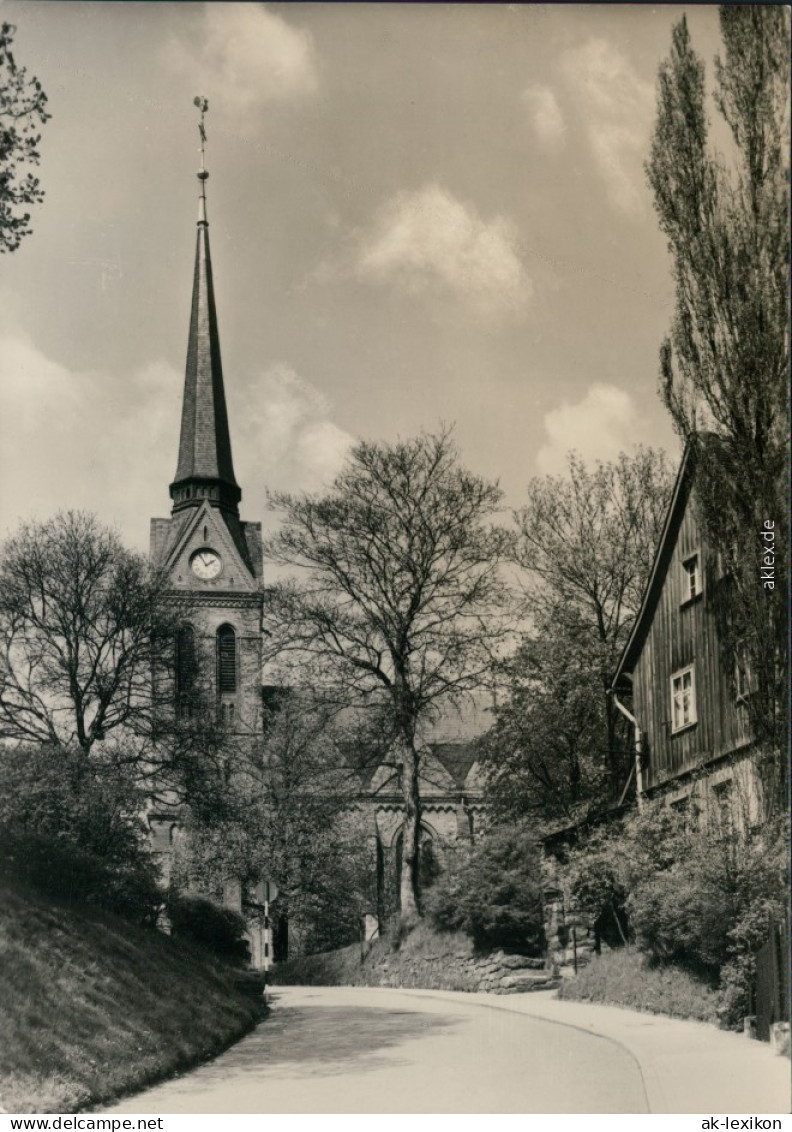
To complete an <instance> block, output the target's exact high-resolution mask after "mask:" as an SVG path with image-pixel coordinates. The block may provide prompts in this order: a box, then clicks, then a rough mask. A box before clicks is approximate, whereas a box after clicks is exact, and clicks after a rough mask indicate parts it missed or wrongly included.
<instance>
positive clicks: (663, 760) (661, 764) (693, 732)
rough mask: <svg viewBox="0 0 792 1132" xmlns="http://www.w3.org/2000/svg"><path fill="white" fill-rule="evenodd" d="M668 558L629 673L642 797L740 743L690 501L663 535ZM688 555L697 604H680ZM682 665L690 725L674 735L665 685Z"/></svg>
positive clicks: (709, 561) (708, 560)
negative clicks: (692, 715) (641, 743)
mask: <svg viewBox="0 0 792 1132" xmlns="http://www.w3.org/2000/svg"><path fill="white" fill-rule="evenodd" d="M668 551H669V558H668V568H667V571H666V574H665V580H664V582H663V585H662V589H661V592H660V596H659V599H658V601H657V606H656V609H655V612H654V616H653V618H652V623H651V626H650V628H649V631H648V634H647V637H646V641H645V643H644V646H643V648H642V649H641V652H640V655H639V657H638V660H637V662H636V664H635V669H634V672H633V703H634V710H635V713H636V717H637V719H638V721H639V724H640V726H641V728H642V730H643V731H644V734H645V742H646V767H645V771H644V787H645V789H648V790H651V789H652V788H653V787H656V786H659V785H661V784H663V783H667V782H669V781H670V780H672V779H674V778H675V777H677V776H678V775H680V774H684V773H685V772H686V771H690V770H693V769H695V768H696V767H700V766H702V765H704V764H705V763H708V762H710V761H712V760H713V759H717V758H719V757H721V756H723V755H727V754H729V753H730V752H732V751H735V750H736V749H737V748H739V747H744V746H745V745H746V742H747V735H746V729H745V721H744V717H743V713H742V711H741V709H740V708H739V707H738V706H737V705H736V704H735V690H734V682H733V674H732V673H731V672H730V671H727V668H728V667H729V666H728V665H724V661H723V657H722V655H721V646H720V642H719V639H718V633H717V627H716V623H715V617H714V614H713V611H712V593H713V587H714V586H715V585H716V583H717V573H716V562H715V555H714V553H711V552H708V548H707V546H706V543H705V540H704V537H703V533H702V531H701V530H700V528H699V524H698V522H697V519H696V508H695V501H694V499H693V498H692V497H691V498H690V499H688V503H687V506H686V507H685V508H684V510H683V511H682V513H681V517H680V519H679V521H678V523H677V527H676V531H673V530H672V531H669V546H668ZM696 553H698V555H699V565H700V572H701V573H700V576H701V579H702V582H703V586H704V589H703V593H702V594H701V596H700V597H697V598H694V599H693V600H692V601H686V600H685V598H686V594H687V578H686V572H685V570H684V567H683V562H684V561H685V560H686V559H688V558H689V557H690V556H691V555H692V554H696ZM688 665H693V666H694V670H695V683H696V713H697V722H696V723H694V724H692V725H690V726H688V727H685V728H684V729H683V730H680V731H677V732H676V733H674V732H672V729H671V728H672V704H671V677H672V675H673V674H674V673H676V672H678V671H679V670H680V669H682V668H686V667H687V666H688Z"/></svg>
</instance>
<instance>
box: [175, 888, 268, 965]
mask: <svg viewBox="0 0 792 1132" xmlns="http://www.w3.org/2000/svg"><path fill="white" fill-rule="evenodd" d="M166 911H167V914H168V919H169V920H170V925H171V934H172V935H174V936H176V937H179V938H182V939H191V940H192V941H193V942H194V943H198V944H200V945H201V946H202V947H205V948H207V949H208V950H209V951H212V952H214V954H215V955H219V956H221V957H222V958H223V959H227V960H231V961H232V962H235V963H247V962H248V961H249V959H250V946H249V944H248V941H247V940H246V939H244V938H243V937H244V934H245V931H246V925H245V921H244V919H243V918H242V916H240V915H239V913H237V912H234V911H233V910H232V909H231V908H222V907H220V905H219V904H215V903H214V901H213V900H208V899H206V898H205V897H203V896H185V895H183V894H181V893H177V892H171V893H170V894H169V895H168V902H167V905H166Z"/></svg>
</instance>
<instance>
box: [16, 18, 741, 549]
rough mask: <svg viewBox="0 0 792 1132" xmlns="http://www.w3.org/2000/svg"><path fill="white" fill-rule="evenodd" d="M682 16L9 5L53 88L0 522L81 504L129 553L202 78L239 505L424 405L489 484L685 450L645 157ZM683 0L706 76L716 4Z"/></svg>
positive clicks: (191, 247)
mask: <svg viewBox="0 0 792 1132" xmlns="http://www.w3.org/2000/svg"><path fill="white" fill-rule="evenodd" d="M683 11H684V9H683V8H680V7H675V6H667V7H657V8H655V7H650V6H649V5H634V6H633V5H593V6H585V7H584V6H578V5H552V4H551V5H541V4H531V5H514V4H503V5H500V4H482V5H477V4H464V5H455V4H440V3H437V4H431V3H429V4H420V5H412V4H402V3H392V4H385V3H376V4H375V3H359V4H343V3H319V4H313V3H287V4H257V3H244V4H233V3H219V2H212V3H206V4H193V3H186V2H178V3H168V2H161V3H123V2H121V3H119V2H116V3H112V2H109V0H108V2H103V3H80V2H74V0H72V2H61V0H46V2H43V3H39V2H36V0H25V2H13V0H0V19H2V20H4V21H8V22H11V23H13V24H15V25H16V26H17V33H16V38H15V53H16V57H17V61H18V63H19V64H20V65H24V66H26V67H27V69H28V71H29V72H30V73H31V74H34V75H35V76H36V77H38V78H39V79H40V81H41V82H42V84H43V86H44V89H45V90H46V92H47V94H48V97H49V109H50V111H51V112H52V119H51V121H50V122H48V123H47V125H46V127H45V129H44V131H43V136H42V141H41V146H40V149H41V154H42V161H41V166H40V171H39V174H40V177H41V181H42V185H43V188H44V189H45V192H46V198H45V201H44V204H43V205H41V206H39V207H37V208H36V209H35V211H34V215H33V229H34V232H33V235H31V236H30V237H28V238H27V239H26V240H25V241H24V242H23V244H22V245H21V247H20V249H19V250H18V251H17V252H16V253H14V254H11V255H5V256H2V257H0V413H1V414H2V415H1V416H0V534H3V535H4V534H5V533H6V532H8V531H11V530H13V529H15V528H16V527H17V525H18V524H19V523H20V522H21V521H22V520H25V519H46V518H47V517H49V516H50V515H52V514H54V513H55V512H56V511H58V510H65V509H80V510H90V511H95V512H96V513H97V514H98V515H99V517H100V518H101V519H102V520H103V521H104V522H106V523H109V524H113V525H115V526H116V527H117V528H118V530H119V532H120V533H121V535H122V537H123V539H124V540H125V541H126V542H127V544H128V545H130V546H132V547H135V548H137V549H139V550H145V549H146V547H147V542H148V524H149V519H150V518H151V517H154V516H165V515H167V514H168V513H169V510H170V500H169V496H168V485H169V483H170V482H171V480H172V478H173V475H174V472H175V468H176V456H177V448H178V433H179V420H180V406H181V395H182V386H183V379H184V378H183V375H184V362H185V355H186V346H187V331H188V321H189V308H190V294H191V286H192V270H193V257H194V254H195V222H196V219H197V190H198V183H197V181H196V178H195V173H196V171H197V169H198V161H199V157H198V128H197V127H198V112H197V110H196V108H195V106H194V105H193V98H194V96H195V95H198V94H200V95H203V96H205V97H206V98H208V100H209V112H208V115H207V118H206V132H207V137H208V141H207V154H206V164H207V168H208V170H209V172H210V178H209V181H208V185H207V195H208V213H209V221H210V229H209V231H210V241H211V248H212V260H213V269H214V278H215V290H216V298H217V307H218V317H219V324H220V339H221V347H222V354H223V370H224V374H225V381H226V394H227V399H228V404H229V418H230V426H231V436H232V446H233V452H234V464H235V469H236V474H237V479H238V481H239V483H240V484H241V486H242V490H243V500H242V516H243V518H246V519H252V520H263V521H265V524H266V525H268V526H269V525H271V523H272V521H273V519H272V517H271V515H269V517H268V512H267V490H268V489H270V490H277V491H282V490H287V491H303V490H305V491H321V490H322V488H323V487H324V486H326V485H327V484H329V483H330V482H331V480H332V478H333V476H334V475H335V474H336V473H337V472H338V470H339V469H340V467H341V465H342V463H343V461H344V459H345V457H346V455H347V453H348V451H349V448H350V446H351V445H352V444H353V443H354V442H355V440H356V439H359V438H365V439H368V440H382V441H386V442H392V441H395V440H396V439H398V438H408V437H412V436H416V435H418V434H419V433H421V432H422V431H425V432H431V431H433V430H436V429H437V428H438V427H439V426H440V425H441V424H443V423H445V424H453V425H454V428H455V438H456V442H457V445H458V447H459V451H460V458H461V460H462V462H463V463H464V464H465V465H466V466H467V467H468V468H469V469H471V470H472V471H474V472H476V473H478V474H480V475H482V476H485V477H487V478H488V479H497V480H499V481H500V483H501V486H502V488H503V491H504V502H505V505H506V506H507V507H519V506H520V504H521V503H522V502H523V500H524V498H525V491H526V486H527V484H528V482H529V481H530V480H531V478H532V477H534V476H537V475H548V474H563V472H564V469H565V460H566V453H567V451H568V450H569V449H573V448H574V449H576V450H577V451H578V452H579V453H580V454H581V455H582V456H583V457H584V458H585V459H587V460H589V461H593V460H596V459H603V460H608V459H612V458H614V457H615V456H616V455H617V454H618V452H619V451H620V450H626V451H630V450H631V449H632V447H633V446H634V445H635V444H636V443H643V444H653V445H655V446H658V447H664V448H666V449H667V450H668V452H669V454H670V455H671V457H672V459H673V460H674V461H676V460H677V459H678V456H679V444H678V441H677V439H676V437H675V436H674V434H673V432H672V430H671V427H670V423H669V419H668V416H667V413H666V411H665V409H664V408H663V406H662V404H661V402H660V400H659V398H658V396H657V373H658V349H659V345H660V343H661V341H662V339H663V337H664V335H665V334H666V333H667V331H668V328H669V326H670V322H671V317H672V311H673V282H672V277H671V263H670V258H669V255H668V251H667V249H666V244H665V239H664V237H663V236H662V234H661V233H660V231H659V228H658V224H657V220H656V216H655V213H654V211H653V208H652V199H651V193H650V190H649V188H648V185H647V183H646V178H645V174H644V171H643V163H644V161H645V160H646V157H647V156H648V150H649V143H650V137H651V130H652V123H653V118H654V112H655V80H656V75H657V69H658V66H659V64H660V62H661V61H662V60H663V58H665V57H666V56H667V54H668V50H669V45H670V35H671V28H672V26H673V24H674V23H675V22H676V20H678V19H679V18H680V16H681V14H682V12H683ZM688 19H689V25H690V29H691V34H692V38H693V43H694V46H695V47H696V49H697V50H698V52H699V53H700V54H701V55H702V56H703V58H704V59H705V61H706V63H707V81H708V89H711V87H712V86H713V72H712V60H713V57H714V55H715V54H716V53H717V51H718V49H719V37H718V26H717V9H716V8H715V7H714V6H712V7H710V6H708V5H696V6H695V7H691V9H690V10H689V12H688Z"/></svg>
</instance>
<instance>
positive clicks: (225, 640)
mask: <svg viewBox="0 0 792 1132" xmlns="http://www.w3.org/2000/svg"><path fill="white" fill-rule="evenodd" d="M217 690H218V692H219V693H220V695H224V694H227V693H229V692H235V691H236V690H237V657H236V633H235V632H234V630H233V629H232V628H231V626H230V625H221V626H220V628H219V629H218V630H217Z"/></svg>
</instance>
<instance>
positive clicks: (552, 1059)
mask: <svg viewBox="0 0 792 1132" xmlns="http://www.w3.org/2000/svg"><path fill="white" fill-rule="evenodd" d="M273 1000H274V1001H273V1011H272V1014H271V1015H270V1016H269V1018H267V1019H266V1020H265V1021H264V1022H263V1023H262V1024H261V1025H260V1026H259V1027H258V1028H257V1030H256V1031H255V1032H254V1033H253V1034H251V1035H249V1036H248V1037H247V1038H245V1039H243V1040H242V1041H241V1042H239V1043H238V1044H237V1045H236V1046H234V1047H233V1049H230V1050H229V1051H228V1052H227V1053H225V1054H223V1055H221V1056H220V1057H219V1058H217V1059H216V1060H215V1061H213V1062H211V1063H209V1064H207V1065H204V1066H201V1067H200V1068H199V1069H196V1070H195V1071H193V1072H192V1073H189V1074H186V1075H185V1076H184V1077H181V1078H178V1079H176V1080H174V1081H169V1082H167V1083H166V1084H163V1085H158V1086H156V1087H155V1088H153V1089H149V1090H147V1091H146V1092H144V1093H139V1094H138V1095H137V1096H134V1097H130V1098H128V1099H127V1100H125V1101H124V1102H123V1103H121V1104H119V1105H118V1106H116V1107H115V1108H113V1109H105V1110H103V1111H105V1112H126V1113H163V1114H164V1113H264V1112H267V1113H377V1114H380V1113H617V1112H626V1113H633V1112H647V1111H648V1108H647V1100H646V1093H645V1090H644V1086H643V1081H642V1077H641V1073H640V1070H639V1068H638V1065H637V1062H636V1061H635V1060H634V1058H633V1057H632V1055H631V1054H630V1053H628V1052H627V1050H626V1049H624V1048H623V1047H622V1046H620V1045H618V1044H616V1043H615V1042H612V1041H610V1040H608V1039H606V1038H604V1037H601V1036H596V1035H592V1034H587V1033H583V1032H581V1031H580V1030H577V1029H573V1028H571V1027H569V1026H565V1025H561V1024H559V1023H557V1022H553V1021H546V1020H544V1019H538V1018H531V1017H526V1016H525V1015H521V1014H515V1013H512V1012H509V1011H506V1010H502V1009H498V1008H497V1000H496V1003H491V1004H485V1003H481V1002H473V1001H471V1000H469V999H468V1000H465V999H464V998H462V997H460V998H453V999H451V998H443V997H441V996H438V997H433V996H432V995H431V992H427V994H426V995H425V996H424V995H418V994H416V992H412V993H403V992H401V991H398V990H393V991H383V990H380V989H377V990H375V991H370V990H368V989H366V988H362V987H356V988H343V987H333V988H319V987H305V988H301V987H278V988H276V989H275V992H274V995H273Z"/></svg>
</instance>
